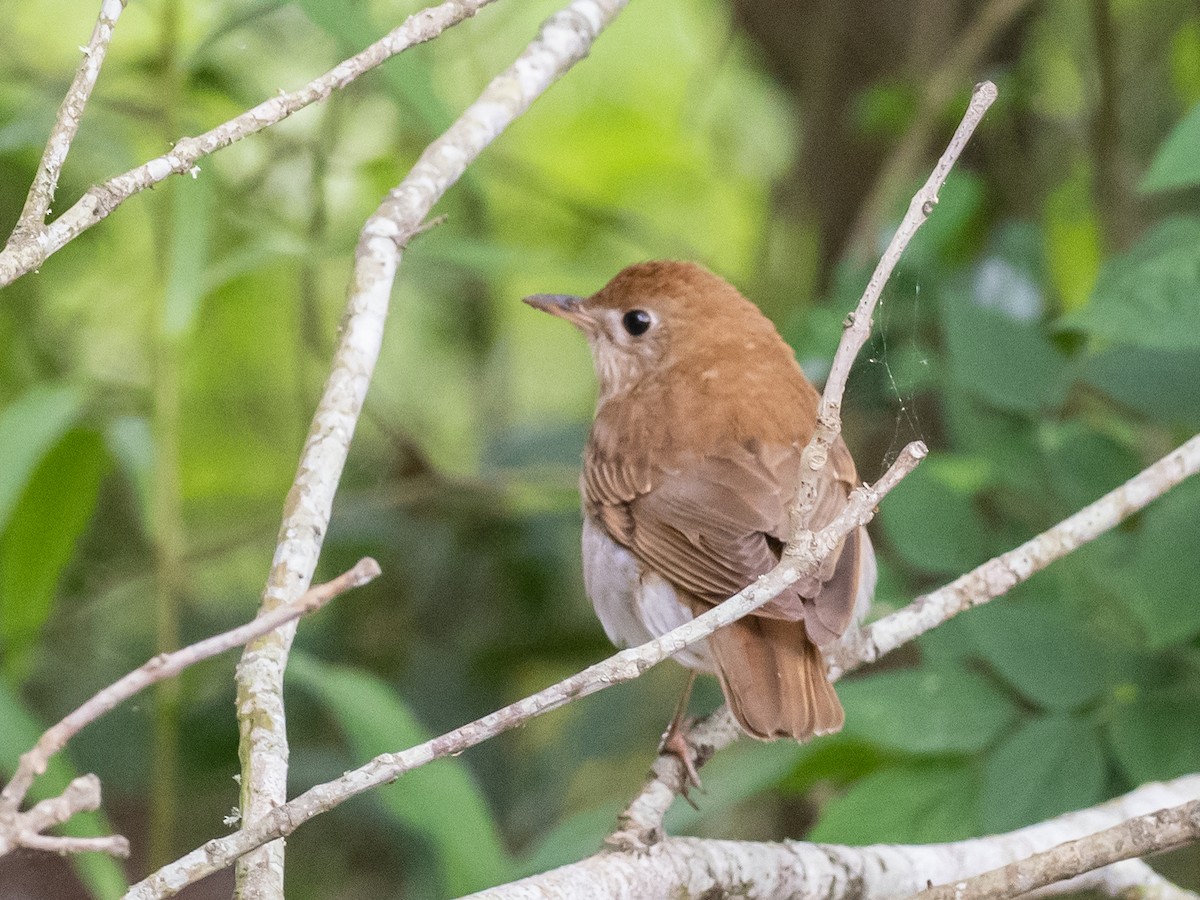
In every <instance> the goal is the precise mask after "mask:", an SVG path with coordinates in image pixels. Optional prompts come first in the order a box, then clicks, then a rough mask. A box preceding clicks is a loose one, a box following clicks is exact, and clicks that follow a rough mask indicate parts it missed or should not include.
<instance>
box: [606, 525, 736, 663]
mask: <svg viewBox="0 0 1200 900" xmlns="http://www.w3.org/2000/svg"><path fill="white" fill-rule="evenodd" d="M583 583H584V587H585V588H586V589H587V594H588V599H590V600H591V601H592V606H593V607H594V608H595V610H596V615H597V617H598V618H599V619H600V624H601V625H603V626H604V633H605V634H607V635H608V639H609V640H610V641H612V642H613V644H615V645H616V646H618V647H635V646H637V645H638V644H644V643H645V642H646V641H649V640H652V639H654V638H656V637H661V636H662V635H664V634H666V633H667V632H668V631H671V630H672V629H674V628H677V627H679V626H680V625H683V624H685V623H687V622H690V621H691V620H692V611H691V609H689V608H688V607H687V606H686V605H684V604H683V603H682V602H680V600H679V595H678V594H677V593H676V591H675V588H674V587H672V586H671V584H670V582H668V581H667V580H666V579H665V578H663V577H662V576H661V575H659V574H658V573H657V572H654V571H652V570H650V569H649V568H647V567H646V566H644V565H643V564H642V562H641V561H640V560H638V558H637V557H636V556H634V555H633V554H632V553H630V552H629V550H627V549H626V548H625V547H622V546H621V545H620V544H618V543H617V542H616V541H614V540H613V539H612V538H611V537H609V535H608V532H607V531H605V529H604V526H603V525H601V524H600V523H599V522H597V521H596V520H595V519H594V518H593V517H592V516H590V515H588V514H586V513H585V514H584V518H583ZM674 658H675V660H676V661H677V662H679V663H680V664H681V665H684V666H686V667H688V668H689V669H698V670H700V671H702V672H711V671H713V663H712V659H711V658H710V656H709V650H708V643H707V642H704V643H702V644H699V645H694V646H692V647H689V648H687V649H686V650H682V651H680V652H679V653H676V654H675V657H674Z"/></svg>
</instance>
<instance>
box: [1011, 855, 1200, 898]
mask: <svg viewBox="0 0 1200 900" xmlns="http://www.w3.org/2000/svg"><path fill="white" fill-rule="evenodd" d="M1079 891H1097V892H1099V893H1101V894H1105V895H1106V896H1109V897H1117V898H1120V900H1200V894H1197V893H1195V892H1194V891H1189V890H1186V889H1185V888H1181V887H1180V886H1179V885H1177V884H1175V883H1174V882H1171V881H1168V880H1167V879H1166V878H1163V876H1161V875H1159V874H1158V873H1157V872H1155V871H1154V870H1153V869H1152V868H1150V867H1149V866H1148V865H1146V863H1144V862H1142V861H1141V860H1140V859H1127V860H1124V861H1123V862H1117V863H1113V864H1112V865H1110V866H1105V867H1104V868H1102V869H1094V870H1092V871H1091V872H1084V873H1083V874H1082V875H1076V876H1075V877H1074V878H1069V879H1067V880H1066V881H1059V882H1056V883H1055V884H1051V885H1047V886H1046V887H1044V888H1041V889H1040V890H1037V891H1033V892H1032V893H1031V894H1030V895H1029V896H1030V897H1031V898H1032V897H1055V896H1058V895H1059V894H1074V893H1078V892H1079Z"/></svg>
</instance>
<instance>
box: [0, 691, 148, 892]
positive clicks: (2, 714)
mask: <svg viewBox="0 0 1200 900" xmlns="http://www.w3.org/2000/svg"><path fill="white" fill-rule="evenodd" d="M45 730H46V729H45V726H43V725H42V724H41V723H40V722H38V721H37V719H36V718H35V717H34V716H33V715H32V714H31V713H29V711H28V710H26V709H25V707H24V706H23V705H22V703H21V701H20V700H19V699H18V698H17V696H16V695H15V694H13V693H12V692H11V690H10V689H9V688H8V686H7V685H6V684H5V683H4V682H2V681H0V772H2V773H3V774H4V775H5V776H9V775H12V773H13V772H14V771H16V767H17V760H18V758H19V757H20V755H21V754H22V753H24V752H25V751H26V750H28V749H29V748H30V747H32V746H33V745H34V744H35V743H37V739H38V738H39V737H41V735H42V732H43V731H45ZM78 774H79V773H78V772H77V771H75V769H74V768H72V766H71V764H70V763H69V762H67V760H66V757H65V756H64V755H63V754H62V753H59V754H58V755H56V756H54V757H53V758H52V759H51V760H50V764H49V766H48V767H47V769H46V772H45V773H44V774H42V775H40V776H38V778H37V779H36V780H35V781H34V782H33V786H32V787H31V788H30V791H29V798H28V800H27V801H26V805H28V804H29V803H31V802H36V801H39V800H45V799H47V798H49V797H56V796H58V795H59V794H61V793H62V792H63V790H64V789H65V788H66V786H67V785H68V784H70V782H71V780H72V779H74V778H75V777H77V776H78ZM56 833H58V834H65V835H71V836H73V837H101V836H103V835H109V834H112V833H113V828H112V824H111V823H110V822H109V821H108V819H107V817H106V816H105V815H104V814H103V813H99V812H90V813H76V814H75V815H74V816H72V817H71V818H70V819H69V820H68V821H67V822H66V823H65V824H63V825H61V826H59V827H58V828H57V829H56ZM70 860H71V865H72V866H73V867H74V868H75V871H76V873H78V875H79V877H80V879H81V880H82V881H83V883H84V884H85V885H87V888H88V890H89V891H90V892H91V893H92V895H93V896H94V897H96V898H98V900H108V898H117V897H121V896H123V895H124V894H125V892H126V891H127V890H128V888H129V883H128V882H127V881H126V880H125V875H124V873H123V872H122V871H121V867H120V866H119V865H118V864H117V862H116V861H115V860H114V859H113V858H112V857H110V856H106V855H104V854H102V853H75V854H72V855H71V857H70Z"/></svg>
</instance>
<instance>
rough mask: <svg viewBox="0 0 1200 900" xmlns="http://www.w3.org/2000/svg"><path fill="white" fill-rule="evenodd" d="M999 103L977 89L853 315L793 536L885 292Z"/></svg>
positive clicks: (985, 89) (810, 452) (836, 361)
mask: <svg viewBox="0 0 1200 900" xmlns="http://www.w3.org/2000/svg"><path fill="white" fill-rule="evenodd" d="M995 99H996V86H995V85H994V84H992V83H991V82H990V81H985V82H983V83H982V84H979V85H976V87H975V92H974V93H973V94H972V95H971V102H970V104H969V105H968V106H967V111H966V113H965V114H964V115H963V118H962V121H961V122H960V123H959V125H958V128H957V129H955V131H954V135H953V137H951V138H950V143H949V144H948V145H947V146H946V150H945V152H943V153H942V156H941V158H940V159H939V160H938V161H937V165H935V166H934V167H933V172H931V173H930V175H929V178H928V179H927V180H926V182H925V184H924V185H923V186H922V188H921V189H920V190H919V191H917V193H916V194H914V195H913V198H912V200H911V201H910V202H909V204H908V212H907V213H905V216H904V218H903V219H902V220H901V222H900V227H899V228H897V229H896V233H895V234H894V235H893V236H892V240H891V242H890V243H889V244H888V247H887V250H885V251H884V253H883V256H882V257H881V258H880V260H879V263H878V265H876V266H875V271H874V272H873V273H872V275H871V278H870V280H869V281H868V282H867V287H866V290H865V291H863V295H862V298H861V299H860V300H859V301H858V306H856V307H855V309H854V312H852V313H850V315H849V317H848V318H847V320H846V330H845V332H844V333H843V334H842V340H841V342H840V343H839V344H838V348H837V353H835V354H834V357H833V364H832V366H831V368H830V370H829V377H828V378H827V379H826V381H825V391H824V393H823V394H822V395H821V407H820V411H819V412H818V414H817V427H816V430H815V431H814V432H813V436H812V439H811V440H810V441H809V442H808V446H807V447H805V448H804V453H803V455H802V457H801V463H800V474H801V477H800V490H799V491H798V492H797V494H796V503H795V508H794V510H793V513H792V532H793V535H795V534H796V533H798V532H799V531H800V530H801V529H803V528H807V527H808V526H809V523H810V520H811V517H812V511H813V507H814V506H815V504H816V502H817V480H818V478H819V476H820V474H821V471H822V470H823V469H824V468H825V462H826V460H828V458H829V448H830V447H832V446H833V442H834V441H835V440H837V437H838V435H839V434H841V431H842V394H843V393H845V390H846V380H847V379H848V378H849V377H850V367H851V366H852V365H853V364H854V360H855V357H857V356H858V352H859V350H861V349H862V347H863V344H865V343H866V342H867V338H868V337H870V334H871V316H872V315H873V313H874V311H875V306H876V305H877V304H878V303H879V298H880V297H881V296H882V295H883V288H884V286H885V285H886V284H887V281H888V279H889V278H890V277H891V275H892V271H893V270H894V269H895V268H896V264H897V263H898V262H899V261H900V256H901V255H902V254H903V253H904V251H905V250H906V249H907V248H908V242H909V241H911V240H912V237H913V235H914V234H916V233H917V229H918V228H920V227H921V225H923V224H924V222H925V220H926V219H928V218H929V215H930V213H932V212H933V209H934V207H935V206H937V202H938V191H940V190H941V189H942V185H943V184H945V183H946V178H947V177H948V176H949V175H950V169H951V168H953V166H954V163H955V162H957V161H958V158H959V156H961V155H962V152H963V149H964V148H965V147H966V145H967V141H969V140H970V139H971V135H972V134H974V132H975V129H976V127H978V125H979V123H980V121H981V120H982V119H983V115H984V113H986V112H987V110H988V107H990V106H991V105H992V103H993V102H994V101H995Z"/></svg>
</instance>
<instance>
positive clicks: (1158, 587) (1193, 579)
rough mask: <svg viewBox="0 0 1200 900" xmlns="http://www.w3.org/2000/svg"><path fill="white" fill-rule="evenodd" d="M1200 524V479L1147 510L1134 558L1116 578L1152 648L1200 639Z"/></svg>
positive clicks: (1178, 488) (1190, 482)
mask: <svg viewBox="0 0 1200 900" xmlns="http://www.w3.org/2000/svg"><path fill="white" fill-rule="evenodd" d="M1198 522H1200V479H1197V478H1191V479H1189V480H1188V481H1185V482H1184V483H1183V484H1181V485H1179V486H1178V487H1176V488H1175V489H1174V490H1172V491H1171V492H1170V493H1168V494H1167V495H1166V496H1165V497H1162V498H1160V499H1159V500H1156V501H1155V502H1154V504H1153V505H1152V506H1151V507H1150V508H1149V509H1148V510H1146V512H1145V514H1144V517H1143V520H1142V527H1141V529H1140V532H1139V534H1138V536H1137V550H1136V552H1135V553H1134V556H1133V559H1132V560H1130V561H1128V564H1127V565H1124V566H1121V567H1120V568H1119V569H1118V570H1117V571H1116V572H1114V573H1113V578H1114V579H1115V582H1116V584H1117V585H1119V586H1120V587H1121V588H1122V589H1123V590H1122V593H1123V596H1124V597H1125V601H1126V603H1127V605H1128V607H1129V609H1130V611H1131V612H1132V613H1133V615H1134V616H1135V617H1136V618H1137V620H1138V621H1139V622H1141V624H1142V626H1143V627H1144V628H1145V629H1146V636H1147V639H1148V641H1149V643H1150V645H1151V646H1152V647H1168V646H1171V645H1173V644H1179V643H1182V642H1184V641H1187V640H1190V639H1191V638H1193V637H1195V636H1196V635H1197V634H1200V602H1197V596H1198V595H1197V586H1196V585H1197V565H1196V561H1197V560H1200V527H1197V523H1198Z"/></svg>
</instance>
